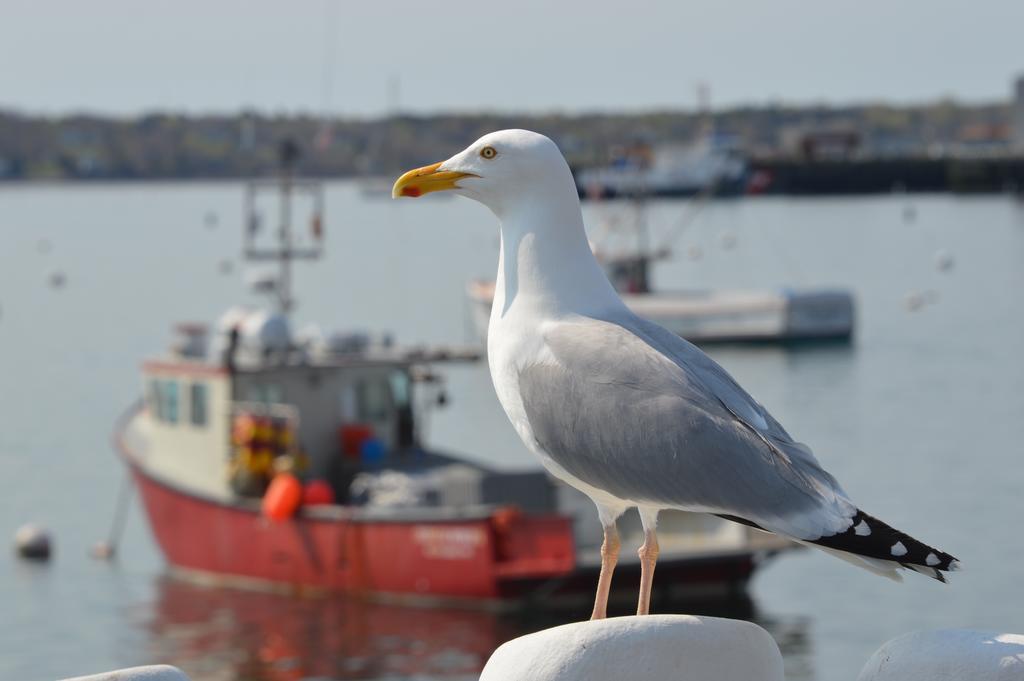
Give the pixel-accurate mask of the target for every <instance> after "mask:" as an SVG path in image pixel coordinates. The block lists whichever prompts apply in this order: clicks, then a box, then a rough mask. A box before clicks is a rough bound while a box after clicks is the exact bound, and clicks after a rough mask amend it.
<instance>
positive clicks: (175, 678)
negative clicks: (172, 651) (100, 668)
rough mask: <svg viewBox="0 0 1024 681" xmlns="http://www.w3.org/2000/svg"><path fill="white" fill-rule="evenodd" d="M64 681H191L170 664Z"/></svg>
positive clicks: (131, 668)
mask: <svg viewBox="0 0 1024 681" xmlns="http://www.w3.org/2000/svg"><path fill="white" fill-rule="evenodd" d="M64 681H189V678H188V677H187V676H185V672H183V671H181V670H180V669H178V668H177V667H172V666H170V665H168V664H154V665H148V666H145V667H130V668H128V669H115V670H114V671H112V672H103V673H102V674H93V675H92V676H76V677H75V678H73V679H64Z"/></svg>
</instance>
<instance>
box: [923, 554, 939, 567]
mask: <svg viewBox="0 0 1024 681" xmlns="http://www.w3.org/2000/svg"><path fill="white" fill-rule="evenodd" d="M924 564H925V565H938V564H939V557H938V556H936V555H935V554H934V553H929V554H928V555H927V557H925V559H924Z"/></svg>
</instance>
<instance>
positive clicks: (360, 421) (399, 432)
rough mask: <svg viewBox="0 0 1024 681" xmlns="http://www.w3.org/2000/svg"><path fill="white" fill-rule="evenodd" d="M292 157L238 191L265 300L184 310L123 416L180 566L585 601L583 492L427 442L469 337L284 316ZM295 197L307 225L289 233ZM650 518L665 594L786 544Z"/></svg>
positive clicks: (207, 573) (721, 575) (588, 577)
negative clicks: (396, 336)
mask: <svg viewBox="0 0 1024 681" xmlns="http://www.w3.org/2000/svg"><path fill="white" fill-rule="evenodd" d="M286 159H288V156H287V155H286ZM289 168H290V164H285V171H284V172H283V174H282V177H281V178H280V179H279V180H275V181H274V182H261V183H253V184H252V185H251V186H250V189H249V192H248V220H247V227H246V232H247V236H246V239H245V242H246V244H245V255H246V257H247V258H248V259H250V260H274V261H276V262H277V263H278V265H279V267H280V274H279V275H277V276H276V277H275V278H274V279H273V280H268V279H264V280H261V281H260V282H259V285H260V287H261V288H262V290H264V291H265V292H268V293H270V294H272V295H273V296H274V297H275V298H276V302H277V306H276V307H277V309H276V310H275V311H272V312H271V311H263V310H244V309H240V308H236V309H232V310H229V311H228V312H227V313H226V314H225V315H224V316H223V317H222V318H221V320H220V321H219V323H218V324H217V325H216V326H214V327H213V329H212V330H207V329H206V328H205V327H203V326H201V325H196V324H189V325H182V326H179V327H178V337H177V338H176V341H175V342H174V343H173V344H172V347H171V348H170V349H169V350H168V351H167V352H166V353H165V354H163V355H162V356H159V357H155V358H151V359H148V360H146V361H145V362H144V363H143V365H142V376H143V385H144V394H143V398H142V399H141V400H140V402H139V404H138V405H136V406H135V407H133V408H132V409H131V410H129V411H128V412H127V413H126V415H125V416H124V417H123V418H122V420H121V422H120V423H119V424H118V426H117V429H116V431H115V437H114V440H115V445H116V448H117V450H118V452H119V453H120V455H121V457H122V458H123V460H124V462H125V463H126V464H127V466H128V468H129V470H130V472H131V475H132V477H133V479H134V481H135V483H136V485H137V487H138V489H139V491H140V493H141V498H142V502H143V505H144V507H145V510H146V514H147V516H148V518H149V522H150V525H151V528H152V531H153V534H154V535H155V537H156V540H157V543H158V544H159V546H160V548H161V549H162V551H163V553H164V555H165V556H166V559H167V561H168V563H169V564H170V567H171V571H172V573H173V574H176V575H182V576H186V577H190V578H193V579H199V580H203V581H207V582H217V583H223V584H229V585H235V586H252V587H259V588H274V589H279V590H290V591H324V592H348V593H353V594H364V595H370V596H373V597H376V598H392V599H402V600H428V601H429V600H452V599H455V600H463V601H473V602H476V603H516V602H521V601H522V599H524V598H527V597H533V598H535V599H537V598H543V599H544V600H545V602H555V601H557V600H559V598H560V597H564V598H570V597H572V596H574V595H577V596H578V597H579V598H581V599H584V600H585V599H588V598H589V597H590V595H591V594H592V589H593V583H594V580H595V579H596V574H597V570H598V568H599V565H600V558H599V554H598V549H599V545H600V536H601V532H600V527H599V526H598V525H597V521H596V515H595V514H594V513H593V512H592V508H590V503H589V501H588V500H587V499H586V498H585V497H583V496H582V495H580V494H579V493H577V492H575V491H574V490H572V489H569V488H567V487H564V486H561V485H557V484H556V483H554V482H553V481H552V480H550V479H549V478H548V477H547V476H546V475H545V474H544V473H543V472H542V471H539V470H538V471H532V472H502V471H497V470H493V469H490V468H488V467H485V466H482V465H480V464H477V463H475V462H473V461H471V460H470V459H464V458H461V457H459V456H455V455H452V454H448V453H443V452H438V451H435V450H432V449H430V448H428V447H427V446H425V444H424V443H423V442H422V441H421V437H420V434H419V428H418V424H419V419H420V416H421V412H422V409H423V408H433V407H436V406H439V405H440V404H443V402H444V401H445V400H444V388H443V382H442V379H441V377H440V375H439V374H438V373H437V372H436V370H435V367H436V366H437V365H438V364H441V363H444V362H451V361H475V360H477V359H479V356H480V351H479V350H478V349H475V348H452V347H438V348H423V347H407V348H403V347H400V346H397V345H395V344H393V343H392V342H390V341H389V340H388V339H386V338H383V339H374V338H371V337H368V336H366V335H358V334H348V335H345V334H337V335H334V336H331V337H326V338H325V337H323V336H316V337H310V336H306V337H302V336H300V335H299V334H293V333H292V332H291V329H290V325H289V313H290V312H291V310H292V308H293V306H294V299H293V298H292V292H291V286H290V274H291V267H292V265H293V263H294V261H296V260H301V259H311V258H316V257H319V255H320V253H321V249H322V224H323V223H322V210H323V201H322V188H321V187H320V185H319V184H318V183H315V182H310V181H300V180H297V179H295V178H293V177H292V173H291V172H290V170H289ZM268 191H272V192H273V193H274V195H276V197H277V200H278V201H279V203H280V206H279V208H280V211H279V214H280V215H281V221H282V222H281V224H280V225H279V226H278V228H277V229H276V230H275V233H276V235H277V239H278V240H277V242H276V243H275V244H273V245H270V246H268V245H267V244H265V243H263V241H266V239H262V240H261V236H266V235H261V230H260V229H258V227H259V225H260V224H261V222H262V221H261V218H260V214H259V213H258V212H257V206H262V205H264V203H265V201H262V202H261V201H257V199H258V198H259V197H263V199H266V196H265V195H266V193H267V192H268ZM303 201H305V204H306V205H308V206H309V207H310V230H309V233H308V234H306V235H298V234H297V233H296V232H295V230H294V229H293V225H292V217H293V212H294V211H293V209H294V208H295V206H297V205H299V204H300V203H301V202H303ZM424 405H426V406H424ZM621 529H622V532H623V540H624V545H626V546H628V545H629V544H628V542H630V541H632V540H634V539H637V543H639V540H638V536H639V524H638V523H637V522H635V518H633V519H631V518H629V517H627V518H626V519H625V520H624V522H623V524H622V526H621ZM659 531H660V532H659V539H660V540H661V543H662V554H661V560H660V561H659V564H658V573H659V580H658V581H659V584H660V585H662V586H663V587H664V588H671V589H673V590H675V591H678V590H680V589H681V590H684V591H687V592H692V591H696V592H699V593H702V594H708V593H712V592H717V593H720V592H722V591H737V590H742V589H743V587H744V585H745V584H746V582H747V580H748V579H749V577H750V575H751V574H752V572H753V570H754V569H755V568H756V567H757V566H758V565H760V564H761V563H762V561H763V560H764V559H765V558H767V557H769V556H772V555H774V554H776V553H778V552H779V551H781V550H783V549H785V548H787V547H788V546H789V545H788V544H786V543H783V542H781V540H777V539H775V538H774V537H772V536H769V535H764V534H761V533H756V532H755V531H754V530H751V529H749V528H746V527H743V526H740V525H736V524H733V523H729V522H727V521H723V520H720V519H718V518H714V517H709V516H703V515H692V514H685V513H666V514H664V516H663V518H662V520H661V523H660V525H659ZM634 534H635V535H637V536H633V535H634ZM624 553H626V554H627V555H626V556H624V559H623V561H622V562H621V563H620V567H619V572H618V573H617V579H616V583H617V585H619V586H622V587H623V591H624V593H626V594H628V598H632V597H633V595H634V593H635V586H634V584H633V581H634V580H633V579H631V578H630V574H631V573H633V572H636V571H637V565H636V563H633V562H631V561H630V560H629V559H628V555H629V553H630V552H624ZM677 595H678V594H677Z"/></svg>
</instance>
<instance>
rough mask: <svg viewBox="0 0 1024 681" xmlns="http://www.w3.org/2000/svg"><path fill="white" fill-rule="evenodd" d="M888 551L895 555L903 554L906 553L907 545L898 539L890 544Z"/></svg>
mask: <svg viewBox="0 0 1024 681" xmlns="http://www.w3.org/2000/svg"><path fill="white" fill-rule="evenodd" d="M889 552H890V553H892V555H894V556H896V557H899V556H905V555H907V547H906V546H904V545H903V542H901V541H898V542H896V543H895V544H893V545H892V548H891V549H889Z"/></svg>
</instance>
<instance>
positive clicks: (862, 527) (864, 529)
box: [853, 520, 871, 537]
mask: <svg viewBox="0 0 1024 681" xmlns="http://www.w3.org/2000/svg"><path fill="white" fill-rule="evenodd" d="M853 533H854V534H855V535H857V536H858V537H866V536H868V535H869V534H871V528H870V527H869V526H868V522H867V521H866V520H861V521H860V522H859V523H858V524H857V526H856V527H854V528H853Z"/></svg>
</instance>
